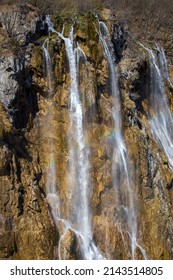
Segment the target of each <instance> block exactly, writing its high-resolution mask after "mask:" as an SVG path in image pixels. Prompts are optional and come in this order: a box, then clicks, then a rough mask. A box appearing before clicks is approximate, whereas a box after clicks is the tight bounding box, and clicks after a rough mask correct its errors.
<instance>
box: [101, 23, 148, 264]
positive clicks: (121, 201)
mask: <svg viewBox="0 0 173 280" xmlns="http://www.w3.org/2000/svg"><path fill="white" fill-rule="evenodd" d="M99 38H100V42H101V44H102V47H103V50H104V53H105V57H106V59H107V61H108V65H109V69H110V80H111V94H112V96H113V98H114V105H113V108H112V120H113V125H114V141H113V142H114V143H113V156H112V178H113V185H114V188H115V195H116V219H117V224H118V229H119V231H120V233H121V235H122V239H123V240H124V233H125V232H128V235H129V238H130V243H131V244H130V246H131V257H132V259H135V254H136V249H137V248H138V249H139V250H140V252H141V254H142V255H143V257H144V258H145V259H146V258H147V256H146V253H145V250H144V249H143V248H142V247H141V246H140V245H139V244H138V241H137V239H138V224H137V213H136V209H135V201H134V190H133V182H132V180H131V175H130V172H129V166H128V152H127V148H126V145H125V142H124V139H123V136H122V116H121V106H120V93H119V87H118V75H117V72H116V68H115V65H114V60H115V56H114V52H113V46H112V43H111V39H110V34H109V31H108V29H107V27H106V25H105V23H104V22H99Z"/></svg>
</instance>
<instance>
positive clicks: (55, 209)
mask: <svg viewBox="0 0 173 280" xmlns="http://www.w3.org/2000/svg"><path fill="white" fill-rule="evenodd" d="M42 49H43V53H44V58H45V74H46V77H47V86H48V94H49V96H50V95H52V94H53V73H52V64H51V58H50V54H49V51H48V39H46V40H45V41H44V43H43V45H42ZM53 123H54V108H53V101H52V100H50V105H49V116H48V119H47V122H46V129H48V130H49V134H50V135H51V138H50V139H49V140H48V141H49V143H48V144H49V147H50V157H49V164H48V168H47V172H46V192H47V199H48V202H49V205H50V207H51V213H52V216H53V219H54V221H55V222H56V221H57V220H58V218H59V209H60V206H59V197H58V195H57V189H56V181H57V180H56V179H57V178H56V164H55V162H56V161H55V155H54V149H55V144H54V141H53V138H52V135H53V133H54V127H53Z"/></svg>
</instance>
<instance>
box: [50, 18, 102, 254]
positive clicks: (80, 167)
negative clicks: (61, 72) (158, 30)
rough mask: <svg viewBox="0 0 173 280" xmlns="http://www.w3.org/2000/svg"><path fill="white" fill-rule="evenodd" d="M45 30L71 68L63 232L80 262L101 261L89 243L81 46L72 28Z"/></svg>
mask: <svg viewBox="0 0 173 280" xmlns="http://www.w3.org/2000/svg"><path fill="white" fill-rule="evenodd" d="M46 22H47V24H48V30H49V31H50V32H55V33H56V34H57V35H58V36H59V37H60V38H61V39H62V40H63V41H64V43H65V48H66V53H67V57H68V61H69V68H70V81H71V85H70V102H69V103H70V104H69V115H70V129H69V139H68V143H69V176H68V177H69V180H68V181H69V183H68V185H69V186H68V199H69V211H68V212H69V213H68V221H66V222H65V224H66V229H67V228H69V229H70V230H72V231H73V233H75V235H76V237H77V238H78V240H79V242H80V245H81V251H82V258H84V259H102V256H101V254H100V252H99V250H98V249H97V247H96V246H95V244H94V241H93V240H92V225H91V213H90V208H89V199H90V195H91V194H90V189H91V188H90V182H89V151H88V149H87V146H86V143H85V129H84V116H83V108H82V102H81V100H80V91H79V81H78V65H79V59H80V56H83V57H84V59H86V56H85V54H84V52H83V50H82V49H81V48H80V46H77V47H76V48H75V47H74V41H73V26H72V27H71V30H70V34H69V37H68V38H66V37H64V35H63V32H62V33H59V32H57V31H56V30H55V29H54V28H53V24H52V23H51V20H50V17H47V20H46Z"/></svg>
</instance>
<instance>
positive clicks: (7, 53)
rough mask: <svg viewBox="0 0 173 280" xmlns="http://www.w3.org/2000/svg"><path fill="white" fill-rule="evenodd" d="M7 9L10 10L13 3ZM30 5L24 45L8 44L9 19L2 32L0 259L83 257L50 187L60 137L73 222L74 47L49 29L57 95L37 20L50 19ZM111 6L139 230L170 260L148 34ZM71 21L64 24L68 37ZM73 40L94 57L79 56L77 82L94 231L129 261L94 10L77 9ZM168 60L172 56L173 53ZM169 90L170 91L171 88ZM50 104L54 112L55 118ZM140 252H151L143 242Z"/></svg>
mask: <svg viewBox="0 0 173 280" xmlns="http://www.w3.org/2000/svg"><path fill="white" fill-rule="evenodd" d="M3 9H4V10H3V13H6V14H7V15H9V17H10V18H11V10H9V9H10V8H9V7H8V8H6V7H4V8H3ZM13 9H14V8H13ZM27 9H28V10H27V12H26V14H25V13H24V14H23V13H22V14H21V11H17V16H16V21H15V30H18V31H20V32H19V33H21V34H22V35H21V36H19V37H20V40H19V41H20V44H21V45H20V52H17V54H16V52H14V49H13V48H12V49H10V48H9V47H8V46H7V40H6V39H4V38H5V37H3V34H4V32H5V30H4V27H1V28H0V31H1V33H2V35H1V37H0V38H2V39H1V40H2V42H3V43H4V44H6V46H7V47H6V48H5V47H4V49H3V50H4V52H3V51H2V53H1V57H0V62H1V64H0V102H1V104H0V106H1V108H2V110H1V111H0V258H1V259H53V258H54V259H58V258H59V257H60V256H61V257H62V258H65V259H77V258H80V255H81V253H80V246H79V243H78V240H77V238H76V236H75V234H74V232H73V231H72V230H70V229H68V230H66V227H65V226H64V224H62V221H55V220H54V219H53V217H52V213H51V211H50V207H49V205H48V200H47V188H46V186H47V178H48V175H50V174H49V172H50V166H51V159H50V143H51V141H52V139H53V142H54V151H53V153H54V159H55V162H54V164H55V166H56V174H57V178H56V188H57V192H58V195H59V199H60V205H61V216H62V217H63V219H65V220H68V215H69V205H68V203H70V202H69V197H68V195H69V186H68V184H69V181H68V166H69V148H68V134H69V127H70V120H69V87H70V76H69V65H68V59H67V54H66V51H65V45H64V41H63V40H61V39H60V37H58V36H57V34H55V33H51V34H50V36H49V53H50V56H51V61H52V70H53V81H54V82H53V88H54V94H53V95H51V96H49V95H48V88H49V85H48V79H47V77H46V75H45V61H44V55H43V49H42V47H41V46H42V44H43V42H44V40H45V36H42V35H43V33H44V35H45V34H46V36H48V34H47V33H46V30H45V31H44V32H43V31H42V32H43V33H42V32H40V31H38V32H37V30H38V29H37V25H38V24H39V25H40V26H42V27H44V22H42V23H41V19H40V18H39V16H38V14H37V11H36V10H35V9H34V10H33V9H32V8H31V7H30V6H29V7H28V8H27ZM105 14H106V15H107V18H106V19H107V25H108V26H109V27H110V31H111V30H112V43H113V45H114V51H115V54H116V58H117V60H116V62H117V63H118V65H117V67H118V73H119V85H120V93H121V105H122V116H123V134H124V138H125V142H126V144H127V147H128V151H129V156H130V159H129V161H130V165H131V168H132V169H133V174H134V177H133V180H134V182H135V184H134V185H135V189H134V193H135V201H136V207H137V220H138V226H139V229H138V232H139V237H138V238H139V240H140V244H141V246H143V248H144V249H145V251H146V254H147V256H148V258H150V259H172V258H173V216H172V214H173V213H172V203H173V194H172V180H173V177H172V176H173V173H172V170H171V169H170V167H169V164H168V160H167V158H166V156H165V155H164V152H163V151H162V150H161V149H160V148H158V147H157V145H156V143H155V142H154V140H153V138H152V135H151V132H150V130H149V124H148V115H147V114H148V100H147V94H148V86H147V85H148V82H149V81H148V75H149V74H148V72H149V65H148V57H147V54H146V52H145V51H144V50H143V48H142V47H140V46H139V44H138V43H140V42H142V41H143V39H144V38H143V36H144V35H142V36H141V37H140V36H139V33H138V25H137V26H135V25H133V24H132V25H131V26H128V25H127V24H126V23H125V22H121V18H118V17H117V18H114V17H112V18H111V17H110V15H109V13H108V11H107V13H105ZM104 19H105V17H103V20H104ZM53 20H54V23H55V29H56V30H57V31H59V32H61V30H62V26H63V20H62V19H60V18H59V16H58V15H55V16H54V17H53ZM65 21H66V20H65ZM21 22H23V23H24V25H21ZM19 24H20V28H21V30H20V29H18V26H19ZM71 24H72V23H69V22H68V23H66V25H65V31H64V34H65V36H68V33H69V29H70V25H71ZM111 27H112V29H111ZM39 30H40V29H39ZM28 34H29V35H28ZM168 38H169V36H168ZM74 39H75V44H76V42H78V44H79V45H80V48H81V49H82V50H83V51H84V52H85V55H86V57H87V61H85V60H84V59H80V62H79V67H80V71H79V87H80V94H81V100H83V111H84V116H85V117H84V120H85V126H86V131H85V138H86V139H87V141H86V142H87V146H88V148H89V151H90V170H89V171H90V185H91V189H92V192H91V199H90V210H91V213H92V227H93V238H94V241H95V244H96V245H97V248H99V250H100V252H101V253H102V255H103V256H104V257H106V258H108V259H130V258H131V256H130V254H129V253H128V252H129V250H130V249H129V248H128V246H129V245H128V244H129V236H128V234H125V235H124V239H123V237H122V234H121V232H120V230H119V228H120V225H118V224H117V217H116V215H115V208H116V197H115V192H114V188H113V184H112V176H111V156H112V142H113V139H112V131H113V127H112V121H111V113H110V110H111V108H112V106H113V100H112V96H110V73H109V67H108V63H107V61H106V59H105V56H104V53H103V49H102V46H101V43H100V42H99V36H98V21H97V19H96V18H95V17H94V16H92V15H91V14H86V15H83V16H79V17H78V20H77V21H76V23H75V24H74ZM156 39H157V38H156ZM136 40H138V41H136ZM158 43H161V44H162V47H163V48H166V46H167V41H164V40H162V39H161V38H159V39H158ZM154 44H155V41H153V45H154ZM4 46H5V45H4ZM21 50H22V51H21ZM168 61H169V62H171V59H170V57H169V56H168ZM169 70H171V67H170V68H169ZM170 73H171V71H170ZM167 91H168V92H169V93H172V90H171V88H169V87H168V89H167ZM170 99H171V98H170ZM170 101H171V100H170ZM50 112H53V116H52V118H51V119H50ZM58 244H59V246H58ZM136 258H138V259H142V258H143V257H142V255H141V252H140V250H139V251H137V252H136Z"/></svg>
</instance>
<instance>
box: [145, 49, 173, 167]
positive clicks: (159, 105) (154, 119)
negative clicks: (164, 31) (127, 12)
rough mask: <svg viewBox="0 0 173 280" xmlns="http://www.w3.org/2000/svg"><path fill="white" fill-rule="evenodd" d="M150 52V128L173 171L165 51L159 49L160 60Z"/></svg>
mask: <svg viewBox="0 0 173 280" xmlns="http://www.w3.org/2000/svg"><path fill="white" fill-rule="evenodd" d="M145 49H146V50H147V51H148V55H149V60H150V96H149V101H150V120H149V123H150V128H151V132H152V135H153V138H154V139H155V141H156V143H157V144H158V145H159V146H160V147H161V148H162V149H163V150H164V152H165V155H166V156H167V159H168V162H169V164H170V168H171V169H173V142H172V140H173V117H172V114H171V111H170V109H169V104H168V99H167V95H166V91H165V83H164V79H166V80H168V81H169V82H170V84H171V81H170V77H169V74H168V71H167V62H166V57H165V54H164V51H163V50H162V49H161V48H159V47H157V51H158V58H157V57H156V55H155V54H154V52H153V51H152V50H150V49H147V48H145Z"/></svg>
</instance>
